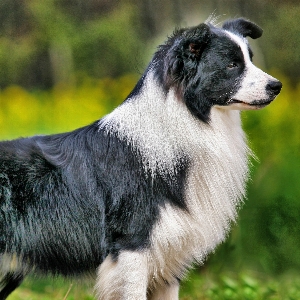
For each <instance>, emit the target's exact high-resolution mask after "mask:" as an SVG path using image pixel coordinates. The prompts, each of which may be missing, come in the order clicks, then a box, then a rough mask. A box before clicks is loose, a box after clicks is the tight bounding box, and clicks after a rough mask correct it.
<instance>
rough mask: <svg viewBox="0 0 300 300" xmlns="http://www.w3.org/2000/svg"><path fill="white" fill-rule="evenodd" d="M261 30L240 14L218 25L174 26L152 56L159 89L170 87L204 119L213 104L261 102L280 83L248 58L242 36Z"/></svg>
mask: <svg viewBox="0 0 300 300" xmlns="http://www.w3.org/2000/svg"><path fill="white" fill-rule="evenodd" d="M261 35H262V29H261V28H260V27H258V26H257V25H256V24H254V23H252V22H250V21H247V20H245V19H242V18H239V19H235V20H230V21H227V22H225V23H224V24H223V26H222V28H217V27H214V26H213V25H212V24H200V25H199V26H196V27H192V28H187V29H180V30H177V31H176V32H175V33H174V35H173V36H172V37H170V38H169V39H168V41H167V42H166V43H165V44H164V45H162V46H160V48H159V50H158V52H157V53H156V55H155V56H154V62H155V63H156V66H157V67H156V68H155V70H156V74H157V76H158V78H160V80H161V82H162V84H163V85H164V87H165V89H170V88H172V87H173V88H175V89H176V91H177V94H178V95H179V96H180V97H181V98H182V99H183V100H184V101H185V103H186V105H187V107H188V108H189V110H190V111H191V112H192V113H193V114H194V115H195V116H197V117H198V118H200V119H202V120H203V121H206V122H207V121H208V120H209V115H210V110H211V108H212V107H213V106H221V107H224V108H229V109H240V110H244V109H259V108H262V107H264V106H266V105H268V104H269V103H270V102H271V101H273V100H274V98H275V97H276V96H277V95H278V94H279V92H280V90H281V86H282V85H281V83H280V81H278V80H277V79H275V78H273V77H272V76H270V75H268V74H266V73H264V72H263V71H262V70H260V69H259V68H257V67H255V66H254V65H253V63H252V57H253V52H252V50H251V49H250V46H249V44H248V41H247V39H246V37H251V38H253V39H256V38H259V37H260V36H261Z"/></svg>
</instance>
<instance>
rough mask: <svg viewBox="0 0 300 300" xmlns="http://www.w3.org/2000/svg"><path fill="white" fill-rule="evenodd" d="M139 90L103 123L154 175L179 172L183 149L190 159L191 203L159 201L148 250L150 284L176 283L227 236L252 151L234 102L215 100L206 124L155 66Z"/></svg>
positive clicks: (188, 189) (187, 195)
mask: <svg viewBox="0 0 300 300" xmlns="http://www.w3.org/2000/svg"><path fill="white" fill-rule="evenodd" d="M138 97H139V99H134V98H133V99H130V100H129V101H128V102H127V103H124V104H123V105H122V106H120V107H118V108H117V109H116V110H115V111H114V112H112V113H111V114H110V115H109V116H107V117H106V118H105V120H104V122H102V123H101V125H100V126H101V127H102V128H105V129H106V130H107V131H114V132H118V135H119V138H120V139H122V140H124V141H128V142H130V143H132V144H133V147H134V148H135V149H136V150H137V151H139V153H140V154H141V155H142V157H143V162H144V168H145V169H147V170H150V171H151V174H153V176H155V172H160V173H161V174H163V175H167V174H171V176H172V175H175V172H176V170H175V169H174V165H175V164H176V162H178V161H179V154H180V153H185V154H186V155H187V156H188V158H189V160H190V161H191V166H190V169H189V173H188V174H187V178H188V179H187V184H186V189H185V191H184V197H185V201H186V203H187V208H188V210H187V211H183V210H181V209H178V208H175V207H173V206H171V205H166V206H165V207H161V211H160V218H159V221H158V222H157V223H156V225H155V227H154V228H153V232H152V235H151V247H150V249H149V250H145V251H144V252H143V254H144V255H145V257H147V266H148V278H149V284H148V287H149V288H150V289H152V290H153V289H156V288H158V289H159V288H161V287H163V286H164V285H165V281H167V282H168V283H170V284H175V285H176V283H177V279H176V278H175V276H176V277H178V278H181V277H182V276H183V275H184V273H185V271H186V269H187V268H188V267H189V266H190V265H191V264H192V263H193V262H194V261H195V260H196V261H197V262H200V263H201V262H203V260H204V258H205V257H206V255H207V254H208V253H209V252H210V251H212V250H213V249H214V248H215V247H216V245H217V244H219V243H220V242H221V241H223V240H224V238H225V236H226V233H227V231H228V229H229V226H230V223H231V221H233V220H234V219H235V217H236V208H237V206H238V205H239V204H240V202H241V200H242V199H243V196H244V193H245V182H246V179H247V176H248V167H247V156H248V154H249V153H250V151H249V149H248V147H247V145H246V143H245V136H244V133H243V131H242V128H241V122H240V115H239V112H238V111H236V110H225V109H222V108H217V107H215V108H212V111H211V122H210V124H206V123H204V122H202V121H200V120H198V119H196V118H195V117H194V116H192V114H191V113H190V112H189V111H188V109H187V107H186V106H185V104H184V103H183V102H182V101H181V100H180V99H178V98H177V97H176V95H175V92H174V91H173V90H170V91H169V93H168V94H167V96H165V94H164V92H163V90H162V89H161V88H160V87H159V85H158V83H157V82H156V81H155V79H154V78H153V76H152V74H151V72H150V73H148V76H147V78H146V79H145V85H144V88H143V90H142V93H141V94H139V95H138ZM141 254H142V253H141ZM101 268H102V267H101ZM100 270H101V269H100ZM100 299H101V298H100ZM166 299H167V298H166ZM174 299H175V298H174Z"/></svg>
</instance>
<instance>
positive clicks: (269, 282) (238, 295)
mask: <svg viewBox="0 0 300 300" xmlns="http://www.w3.org/2000/svg"><path fill="white" fill-rule="evenodd" d="M92 299H94V298H93V287H92V282H90V284H89V283H87V282H80V281H73V282H72V281H69V280H63V279H38V280H37V279H35V278H28V279H26V280H25V282H24V283H23V284H22V285H21V287H20V288H19V289H17V290H16V291H15V292H14V293H13V294H12V295H11V296H10V297H9V299H8V300H92ZM180 299H181V300H227V299H228V300H235V299H236V300H268V299H270V300H298V299H300V274H297V273H285V274H282V275H280V276H277V277H274V276H270V275H266V274H263V273H258V272H253V271H249V270H244V271H243V272H240V273H238V274H237V273H233V272H230V271H225V272H222V273H219V274H213V273H212V272H211V271H209V270H208V269H204V271H202V272H200V271H199V270H194V271H192V272H191V273H190V275H189V277H188V278H187V279H186V280H185V281H184V282H183V284H182V286H181V290H180Z"/></svg>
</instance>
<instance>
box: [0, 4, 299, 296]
mask: <svg viewBox="0 0 300 300" xmlns="http://www.w3.org/2000/svg"><path fill="white" fill-rule="evenodd" d="M212 13H213V14H214V15H215V16H219V21H220V22H222V21H224V20H225V19H227V18H231V17H240V16H244V17H246V18H249V19H251V20H253V21H254V22H256V23H257V24H259V25H260V26H261V27H262V28H263V29H264V34H263V36H262V38H260V39H259V40H255V41H251V44H252V48H253V49H254V53H255V56H254V62H255V63H256V64H257V65H258V66H259V67H261V68H262V69H264V70H265V71H267V72H269V73H270V74H272V75H273V76H274V77H277V78H278V79H280V80H281V81H282V82H283V85H284V86H283V90H282V93H281V94H280V96H279V97H278V98H277V99H276V101H275V102H274V103H272V104H271V105H270V106H269V107H267V108H266V109H264V110H261V111H251V112H244V113H243V115H242V116H243V122H244V127H245V131H246V132H247V135H248V137H249V140H250V144H251V147H252V149H253V150H254V152H255V153H256V155H257V157H258V160H253V161H252V180H251V181H250V182H249V187H248V198H247V200H245V204H244V206H243V208H242V209H241V211H240V213H239V219H238V221H237V223H236V224H234V225H233V229H232V231H231V233H230V235H229V236H228V239H227V241H226V242H225V243H224V244H222V245H221V246H220V247H218V249H217V250H216V252H215V253H214V254H212V255H210V257H209V258H208V260H207V262H206V264H205V265H204V266H203V267H200V268H195V270H194V271H193V272H192V273H191V275H190V277H189V278H188V280H187V282H186V283H185V284H184V287H183V289H182V292H181V295H182V299H300V235H299V232H300V184H299V177H300V160H299V152H300V122H299V120H300V118H299V112H300V17H299V16H300V3H299V1H298V0H285V1H279V0H272V1H271V0H253V1H246V0H229V1H221V0H166V1H153V0H152V1H151V0H125V1H119V0H43V1H40V0H1V1H0V138H1V139H11V138H15V137H19V136H29V135H33V134H48V133H56V132H61V131H67V130H72V129H75V128H77V127H79V126H83V125H86V124H89V123H91V122H92V121H94V120H96V119H98V118H100V117H101V116H103V115H104V114H106V113H108V112H110V111H111V110H112V109H113V108H114V107H115V106H117V105H118V104H119V103H121V102H122V101H123V99H124V98H125V97H126V96H127V95H128V94H129V92H130V91H131V89H132V88H133V86H134V85H135V83H136V81H137V79H138V78H139V76H140V75H141V74H142V73H143V71H144V69H145V67H146V65H147V63H148V62H149V60H150V59H151V55H152V54H153V52H154V51H155V49H156V47H157V45H158V44H159V43H162V42H163V41H164V40H165V38H166V36H167V35H170V34H171V32H172V31H173V29H174V27H179V26H190V25H196V24H198V23H200V22H203V21H205V20H206V19H207V18H208V16H209V15H210V14H212ZM192 279H193V280H192ZM72 284H73V285H72ZM69 287H71V292H70V293H68V292H67V291H68V289H69ZM91 295H92V288H91V287H90V286H87V287H86V286H85V285H83V284H78V282H77V281H76V282H75V283H74V282H73V283H72V282H71V283H70V282H68V281H62V280H61V279H59V280H52V279H49V280H48V279H43V280H36V279H35V278H34V279H29V280H27V281H26V282H25V283H24V285H23V286H22V287H21V288H20V289H19V290H18V291H16V292H15V293H14V294H13V295H12V296H11V299H50V298H52V299H92V296H91Z"/></svg>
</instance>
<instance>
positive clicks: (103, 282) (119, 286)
mask: <svg viewBox="0 0 300 300" xmlns="http://www.w3.org/2000/svg"><path fill="white" fill-rule="evenodd" d="M147 285H148V268H147V258H146V255H145V254H143V253H142V252H134V251H123V252H121V253H120V254H119V255H118V257H117V258H116V259H113V258H112V257H111V255H108V256H107V258H106V259H105V260H104V262H103V263H102V264H101V266H100V268H99V270H98V276H97V283H96V292H97V295H98V300H121V299H122V300H146V299H147Z"/></svg>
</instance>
